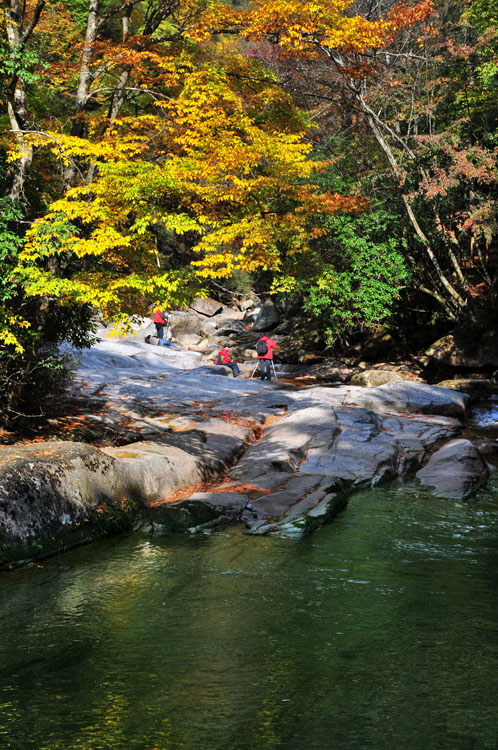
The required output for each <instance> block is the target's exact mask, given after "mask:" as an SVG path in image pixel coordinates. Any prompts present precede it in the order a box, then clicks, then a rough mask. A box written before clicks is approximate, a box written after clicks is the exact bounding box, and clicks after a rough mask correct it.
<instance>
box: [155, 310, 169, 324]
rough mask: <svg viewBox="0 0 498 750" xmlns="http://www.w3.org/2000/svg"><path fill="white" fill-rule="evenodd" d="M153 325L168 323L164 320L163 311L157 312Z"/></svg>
mask: <svg viewBox="0 0 498 750" xmlns="http://www.w3.org/2000/svg"><path fill="white" fill-rule="evenodd" d="M152 322H153V323H162V324H163V325H164V324H165V323H166V321H165V320H164V318H163V314H162V312H161V310H155V315H154V320H153V321H152Z"/></svg>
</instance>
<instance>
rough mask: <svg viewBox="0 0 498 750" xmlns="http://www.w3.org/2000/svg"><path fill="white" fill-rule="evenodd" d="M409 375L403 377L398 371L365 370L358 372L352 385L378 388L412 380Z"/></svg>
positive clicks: (353, 378) (352, 380) (352, 379)
mask: <svg viewBox="0 0 498 750" xmlns="http://www.w3.org/2000/svg"><path fill="white" fill-rule="evenodd" d="M410 379H411V378H410V377H409V376H408V375H406V374H405V375H403V374H402V373H400V372H396V370H364V371H363V372H358V373H355V374H354V375H353V377H352V378H351V385H362V386H364V387H366V388H376V387H377V386H379V385H385V384H386V383H395V382H400V381H405V380H410Z"/></svg>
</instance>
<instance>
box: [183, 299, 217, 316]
mask: <svg viewBox="0 0 498 750" xmlns="http://www.w3.org/2000/svg"><path fill="white" fill-rule="evenodd" d="M190 307H191V308H192V310H194V311H195V312H196V313H199V315H205V316H206V317H208V318H212V317H213V316H214V315H216V314H217V313H219V312H221V311H222V310H223V305H222V304H221V302H217V301H216V300H215V299H211V298H210V297H196V298H195V299H194V301H193V302H192V303H191V305H190Z"/></svg>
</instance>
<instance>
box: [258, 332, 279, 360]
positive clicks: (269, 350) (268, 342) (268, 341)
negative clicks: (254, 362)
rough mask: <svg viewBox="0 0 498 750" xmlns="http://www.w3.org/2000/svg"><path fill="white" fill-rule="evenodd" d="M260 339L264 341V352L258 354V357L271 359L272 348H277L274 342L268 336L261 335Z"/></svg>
mask: <svg viewBox="0 0 498 750" xmlns="http://www.w3.org/2000/svg"><path fill="white" fill-rule="evenodd" d="M260 341H266V350H267V351H266V354H258V359H273V350H274V349H276V348H277V345H276V343H275V342H274V341H273V339H271V338H270V337H269V336H261V338H260Z"/></svg>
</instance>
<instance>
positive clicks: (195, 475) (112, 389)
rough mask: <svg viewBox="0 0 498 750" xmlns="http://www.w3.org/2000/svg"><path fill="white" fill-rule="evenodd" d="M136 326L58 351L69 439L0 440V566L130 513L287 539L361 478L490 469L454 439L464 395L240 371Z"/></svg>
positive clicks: (449, 480)
mask: <svg viewBox="0 0 498 750" xmlns="http://www.w3.org/2000/svg"><path fill="white" fill-rule="evenodd" d="M203 309H204V310H205V311H206V314H208V315H209V314H211V315H213V316H214V315H216V314H219V306H218V307H216V306H215V305H208V304H207V303H206V304H205V305H204V306H203ZM222 312H223V311H222ZM264 313H265V315H266V314H267V313H268V311H264ZM183 317H184V318H185V319H187V316H183ZM177 320H178V321H179V323H178V325H180V322H181V320H182V316H181V315H179V316H177ZM237 322H238V321H235V323H237ZM206 325H207V324H206ZM223 325H227V326H228V328H229V329H230V328H231V327H234V328H235V327H236V326H232V325H231V324H228V323H226V324H225V323H223ZM193 328H195V327H193V326H192V325H191V324H190V323H189V324H188V325H186V326H185V325H184V323H182V327H181V333H178V335H179V336H180V335H181V336H191V335H193V336H199V333H194V331H193V330H191V329H193ZM145 330H146V329H145ZM142 333H143V332H142ZM200 333H202V332H200ZM137 338H138V337H135V340H133V338H131V337H129V338H126V339H125V340H120V341H117V340H109V339H107V340H103V341H101V342H99V343H97V344H96V345H95V346H94V347H93V348H92V349H90V350H86V351H83V352H76V351H72V350H70V349H67V356H68V358H69V359H71V358H72V359H73V360H74V361H73V368H74V377H73V380H72V384H71V387H70V393H69V394H68V397H69V398H70V401H69V403H70V404H71V410H72V414H71V419H72V432H71V440H62V439H60V437H61V435H60V433H57V435H56V439H53V440H47V441H45V442H38V443H34V442H31V443H30V442H20V443H16V444H13V445H9V446H2V447H0V544H1V545H2V563H3V564H7V563H9V562H10V563H12V562H15V561H16V560H26V559H33V558H34V557H36V556H40V555H43V554H48V553H49V552H53V551H56V550H60V549H64V548H66V547H67V546H70V545H72V544H75V543H81V542H82V541H88V540H90V539H92V538H94V537H95V535H97V534H99V533H101V532H102V528H104V529H105V531H106V533H107V532H108V530H109V528H110V529H111V530H112V528H113V524H114V525H115V526H116V528H119V524H120V522H121V520H122V519H123V518H128V519H132V522H133V523H135V527H136V528H137V529H140V530H141V531H142V532H145V533H169V532H172V531H195V530H199V529H204V528H208V527H211V526H215V525H217V524H220V523H232V524H234V523H243V524H244V525H245V528H246V531H247V533H249V534H267V533H274V534H279V535H280V536H282V537H287V538H296V537H300V536H302V535H303V534H306V533H309V532H310V531H312V530H313V529H314V528H316V527H317V526H319V525H320V524H322V523H324V522H325V521H327V520H329V519H331V518H333V517H334V516H335V515H336V514H337V513H338V512H339V511H340V510H342V509H343V508H344V507H345V506H346V504H347V498H348V495H349V494H350V493H351V492H353V491H355V490H356V489H359V488H362V487H365V486H375V485H378V484H379V483H382V482H386V481H389V480H393V479H397V478H411V479H413V478H415V477H416V478H418V480H419V481H420V482H422V483H423V484H425V485H428V486H429V487H431V488H433V492H434V494H435V495H438V496H441V497H446V498H451V499H455V500H462V499H465V498H468V497H469V496H470V495H471V494H472V493H473V492H474V491H475V490H476V489H477V488H478V487H479V486H481V485H482V483H483V482H485V481H486V479H487V477H488V474H489V466H488V464H487V463H486V460H485V459H484V458H483V456H482V454H481V452H480V450H479V447H478V446H476V445H474V443H473V442H472V441H471V440H469V439H466V438H465V436H463V433H464V429H465V428H464V422H465V417H466V413H467V409H468V404H469V401H470V399H471V397H470V396H469V395H468V394H467V393H465V392H461V391H459V390H454V389H450V388H441V387H438V386H432V385H428V384H426V383H423V382H409V381H404V380H398V379H396V380H393V381H392V382H388V383H385V384H384V385H380V386H375V387H363V386H360V385H348V384H347V383H341V382H335V383H332V384H330V385H328V386H325V385H315V386H308V387H302V386H300V387H298V386H296V385H295V384H292V383H285V382H272V383H267V382H264V383H263V382H261V381H259V379H249V378H248V377H246V378H242V377H240V378H237V379H235V378H233V377H232V376H231V375H230V376H227V373H228V371H227V369H226V368H223V367H217V366H214V365H212V364H210V363H209V360H207V359H206V358H205V357H203V355H202V353H201V352H197V351H191V350H188V351H186V350H180V349H172V348H166V347H155V348H152V347H151V346H150V345H149V344H147V343H145V342H144V341H143V340H137ZM252 367H253V362H252V361H249V362H248V363H247V364H246V367H245V371H246V373H248V375H250V372H251V370H252ZM334 372H335V370H334ZM350 377H351V374H349V378H350ZM462 436H463V437H462ZM137 519H138V520H137ZM130 522H131V521H130Z"/></svg>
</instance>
